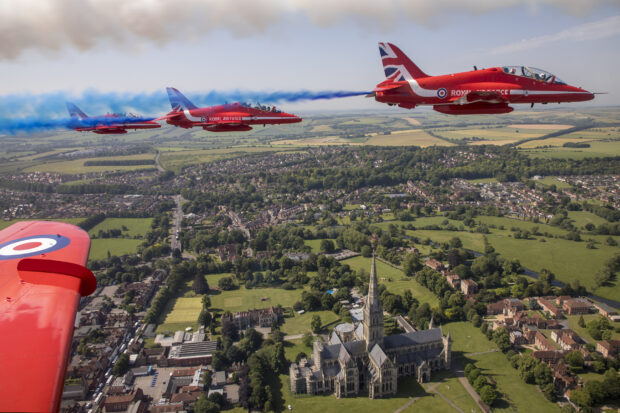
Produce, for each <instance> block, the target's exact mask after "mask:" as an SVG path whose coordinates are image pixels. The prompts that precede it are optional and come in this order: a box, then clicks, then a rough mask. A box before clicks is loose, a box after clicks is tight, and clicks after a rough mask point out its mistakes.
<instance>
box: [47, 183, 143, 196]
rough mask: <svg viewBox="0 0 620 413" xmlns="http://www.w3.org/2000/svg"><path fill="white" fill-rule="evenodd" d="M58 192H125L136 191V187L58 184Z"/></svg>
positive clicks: (125, 185) (124, 185)
mask: <svg viewBox="0 0 620 413" xmlns="http://www.w3.org/2000/svg"><path fill="white" fill-rule="evenodd" d="M56 192H57V193H59V194H127V193H134V192H136V188H135V187H134V186H132V185H127V184H75V185H71V184H60V185H58V186H57V187H56Z"/></svg>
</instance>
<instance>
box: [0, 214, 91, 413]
mask: <svg viewBox="0 0 620 413" xmlns="http://www.w3.org/2000/svg"><path fill="white" fill-rule="evenodd" d="M89 249H90V239H89V237H88V234H87V233H86V232H85V231H83V230H82V229H80V228H78V227H75V226H73V225H70V224H64V223H59V222H42V221H24V222H19V223H16V224H13V225H11V226H10V227H8V228H5V229H4V230H2V231H0V372H1V374H0V411H20V412H34V411H36V412H54V411H57V410H58V408H59V405H60V399H61V396H62V391H63V387H64V380H65V371H66V368H67V361H68V359H69V355H70V350H71V342H72V338H73V327H74V323H75V318H76V311H77V309H78V305H79V302H80V298H81V297H83V296H86V295H89V294H91V293H92V292H93V291H94V290H95V288H96V286H97V282H96V280H95V277H94V276H93V274H92V272H90V270H88V269H87V268H86V267H84V264H86V261H87V259H88V253H89Z"/></svg>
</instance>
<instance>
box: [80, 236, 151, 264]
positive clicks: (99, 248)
mask: <svg viewBox="0 0 620 413" xmlns="http://www.w3.org/2000/svg"><path fill="white" fill-rule="evenodd" d="M141 243H142V240H139V239H131V238H102V239H93V240H91V241H90V254H89V255H88V258H89V259H91V260H102V259H105V258H108V252H109V253H110V255H116V256H122V255H128V254H135V253H136V252H137V251H138V246H139V245H140V244H141Z"/></svg>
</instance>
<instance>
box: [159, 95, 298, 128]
mask: <svg viewBox="0 0 620 413" xmlns="http://www.w3.org/2000/svg"><path fill="white" fill-rule="evenodd" d="M166 91H167V92H168V98H169V99H170V106H172V111H171V112H170V113H168V114H167V115H166V116H163V117H161V118H159V119H157V120H161V119H165V120H166V122H167V123H169V124H170V125H174V126H178V127H181V128H193V127H194V126H198V127H201V128H203V129H204V130H207V131H210V132H243V131H249V130H252V127H251V126H250V125H263V126H264V125H277V124H281V123H297V122H301V118H300V117H297V116H295V115H291V114H290V113H285V112H281V111H280V110H278V109H276V107H275V106H273V107H266V106H255V107H253V106H250V105H246V104H243V103H238V102H236V103H229V104H225V105H217V106H210V107H205V108H199V107H197V106H196V105H194V104H193V103H192V102H190V101H189V99H187V98H186V97H185V96H183V94H182V93H181V92H179V91H178V90H176V89H175V88H172V87H169V88H166Z"/></svg>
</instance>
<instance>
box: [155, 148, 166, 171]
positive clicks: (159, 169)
mask: <svg viewBox="0 0 620 413" xmlns="http://www.w3.org/2000/svg"><path fill="white" fill-rule="evenodd" d="M159 155H161V153H160V152H159V151H157V155H155V166H157V170H158V171H159V172H166V170H165V169H164V167H163V166H161V164H160V163H159Z"/></svg>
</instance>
